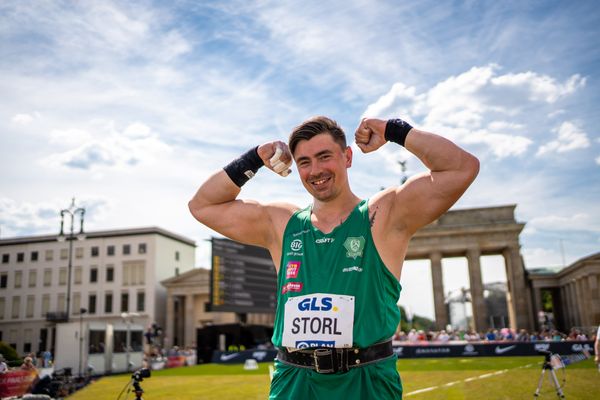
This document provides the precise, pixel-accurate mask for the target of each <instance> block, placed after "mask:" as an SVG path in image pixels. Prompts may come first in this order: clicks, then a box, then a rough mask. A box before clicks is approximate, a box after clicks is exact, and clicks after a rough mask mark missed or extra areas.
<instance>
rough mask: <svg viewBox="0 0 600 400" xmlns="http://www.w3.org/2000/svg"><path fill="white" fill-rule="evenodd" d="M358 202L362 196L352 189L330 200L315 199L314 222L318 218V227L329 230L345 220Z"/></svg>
mask: <svg viewBox="0 0 600 400" xmlns="http://www.w3.org/2000/svg"><path fill="white" fill-rule="evenodd" d="M358 203H360V198H359V197H357V196H356V195H355V194H354V193H352V192H350V191H348V193H347V194H345V195H343V196H338V197H336V198H335V199H332V200H329V201H320V200H317V199H315V200H314V202H313V207H312V214H313V217H312V218H313V223H314V222H315V220H316V222H317V224H316V226H317V228H319V229H321V230H326V231H329V230H330V229H333V228H334V227H336V226H337V225H339V224H341V223H342V222H344V221H345V220H346V218H348V215H350V213H351V212H352V210H354V207H356V205H357V204H358ZM322 228H325V229H322Z"/></svg>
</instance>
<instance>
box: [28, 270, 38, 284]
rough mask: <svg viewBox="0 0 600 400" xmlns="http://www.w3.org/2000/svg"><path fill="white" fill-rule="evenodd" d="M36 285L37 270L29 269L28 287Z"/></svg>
mask: <svg viewBox="0 0 600 400" xmlns="http://www.w3.org/2000/svg"><path fill="white" fill-rule="evenodd" d="M36 285H37V270H36V269H30V270H29V287H35V286H36Z"/></svg>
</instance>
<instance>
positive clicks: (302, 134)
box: [288, 115, 347, 155]
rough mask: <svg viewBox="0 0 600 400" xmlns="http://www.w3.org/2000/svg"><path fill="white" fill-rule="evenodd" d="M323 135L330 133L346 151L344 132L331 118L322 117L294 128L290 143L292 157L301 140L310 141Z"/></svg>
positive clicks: (314, 118) (313, 118)
mask: <svg viewBox="0 0 600 400" xmlns="http://www.w3.org/2000/svg"><path fill="white" fill-rule="evenodd" d="M321 133H328V134H329V135H331V137H332V138H333V140H334V141H335V142H336V143H337V144H339V145H340V147H341V148H342V150H345V149H346V147H347V144H346V134H345V133H344V130H343V129H342V128H341V127H340V126H339V125H338V123H337V122H335V121H334V120H332V119H331V118H327V117H324V116H321V115H320V116H317V117H312V118H309V119H307V120H306V121H304V122H303V123H301V124H300V125H298V126H297V127H295V128H294V130H293V131H292V133H291V134H290V139H289V141H288V146H289V147H290V151H291V152H292V155H293V154H294V151H295V150H296V146H298V143H299V142H300V141H301V140H310V139H312V138H313V137H315V136H317V135H319V134H321Z"/></svg>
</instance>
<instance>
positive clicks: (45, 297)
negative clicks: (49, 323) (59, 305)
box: [42, 294, 50, 318]
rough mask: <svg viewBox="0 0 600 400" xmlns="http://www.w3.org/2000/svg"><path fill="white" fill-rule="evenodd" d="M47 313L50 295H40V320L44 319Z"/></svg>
mask: <svg viewBox="0 0 600 400" xmlns="http://www.w3.org/2000/svg"><path fill="white" fill-rule="evenodd" d="M48 311H50V295H49V294H44V295H42V318H45V317H46V314H48Z"/></svg>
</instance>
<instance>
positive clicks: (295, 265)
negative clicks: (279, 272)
mask: <svg viewBox="0 0 600 400" xmlns="http://www.w3.org/2000/svg"><path fill="white" fill-rule="evenodd" d="M300 265H301V263H300V261H288V263H287V266H286V268H285V279H290V278H296V277H297V276H298V271H299V270H300Z"/></svg>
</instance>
